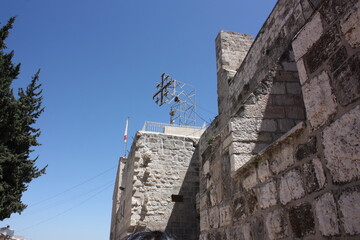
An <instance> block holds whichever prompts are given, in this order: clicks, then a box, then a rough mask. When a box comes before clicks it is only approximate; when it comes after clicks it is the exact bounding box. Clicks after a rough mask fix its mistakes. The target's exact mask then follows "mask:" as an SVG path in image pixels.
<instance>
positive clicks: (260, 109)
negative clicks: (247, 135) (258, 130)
mask: <svg viewBox="0 0 360 240" xmlns="http://www.w3.org/2000/svg"><path fill="white" fill-rule="evenodd" d="M265 108H266V104H260V103H258V104H253V105H244V110H243V112H242V114H241V115H242V116H243V117H246V118H262V116H263V115H264V111H265Z"/></svg>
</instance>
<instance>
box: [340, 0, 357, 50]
mask: <svg viewBox="0 0 360 240" xmlns="http://www.w3.org/2000/svg"><path fill="white" fill-rule="evenodd" d="M353 9H356V10H355V11H351V12H350V13H349V14H348V15H347V16H346V18H345V20H343V21H341V22H340V26H341V31H342V32H343V33H344V35H345V39H346V40H347V41H348V42H349V44H350V45H351V46H352V47H353V48H356V47H359V46H360V27H359V22H360V3H359V2H358V3H357V4H356V5H355V7H354V8H353ZM353 9H352V10H353Z"/></svg>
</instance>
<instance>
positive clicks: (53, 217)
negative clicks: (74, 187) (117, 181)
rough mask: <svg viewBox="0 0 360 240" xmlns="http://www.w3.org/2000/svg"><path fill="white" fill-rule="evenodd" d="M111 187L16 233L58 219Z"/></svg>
mask: <svg viewBox="0 0 360 240" xmlns="http://www.w3.org/2000/svg"><path fill="white" fill-rule="evenodd" d="M111 186H112V185H109V186H107V187H105V188H103V189H101V190H100V191H98V192H97V193H95V194H93V195H91V196H90V197H88V198H86V199H85V200H83V201H81V202H80V203H78V204H75V205H74V206H72V207H70V208H68V209H66V210H65V211H62V212H60V213H58V214H56V215H54V216H52V217H49V218H47V219H45V220H42V221H40V222H37V223H35V224H33V225H31V226H29V227H26V228H23V229H20V230H18V232H23V231H26V230H28V229H31V228H33V227H36V226H39V225H41V224H44V223H46V222H49V221H51V220H53V219H55V218H57V217H59V216H61V215H64V214H65V213H67V212H69V211H71V210H73V209H74V208H76V207H79V206H81V205H83V204H84V203H86V202H87V201H89V200H91V199H92V198H94V197H96V196H97V195H99V194H100V193H102V192H104V191H105V190H107V189H108V188H109V187H111Z"/></svg>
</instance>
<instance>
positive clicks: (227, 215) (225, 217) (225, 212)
mask: <svg viewBox="0 0 360 240" xmlns="http://www.w3.org/2000/svg"><path fill="white" fill-rule="evenodd" d="M231 219H232V214H231V210H230V206H228V205H226V206H222V207H220V227H224V226H227V225H229V224H230V223H231Z"/></svg>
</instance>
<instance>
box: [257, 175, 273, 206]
mask: <svg viewBox="0 0 360 240" xmlns="http://www.w3.org/2000/svg"><path fill="white" fill-rule="evenodd" d="M276 195H277V191H276V185H275V183H274V182H273V181H271V182H269V183H266V184H264V185H262V186H260V187H259V188H258V189H257V196H258V197H257V199H258V202H259V206H260V208H268V207H270V206H274V205H275V204H276V203H277V200H276V199H277V197H276Z"/></svg>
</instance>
